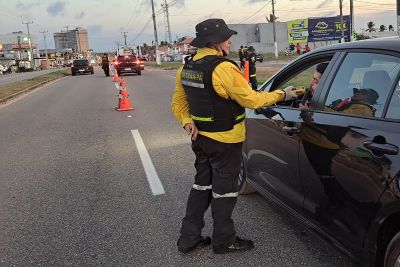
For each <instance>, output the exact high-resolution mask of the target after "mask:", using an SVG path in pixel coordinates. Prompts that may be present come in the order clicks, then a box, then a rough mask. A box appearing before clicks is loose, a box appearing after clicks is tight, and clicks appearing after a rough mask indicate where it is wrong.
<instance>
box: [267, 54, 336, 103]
mask: <svg viewBox="0 0 400 267" xmlns="http://www.w3.org/2000/svg"><path fill="white" fill-rule="evenodd" d="M330 60H331V57H329V58H319V59H318V60H313V61H308V62H305V63H304V64H302V65H301V67H297V68H294V69H293V70H290V69H289V70H288V71H287V72H286V73H285V74H284V75H282V76H281V77H279V78H278V79H277V81H275V82H274V84H273V88H271V89H270V91H273V90H276V89H284V88H286V87H288V86H294V87H297V88H302V89H305V90H306V94H304V95H300V96H299V97H298V98H297V99H295V100H293V101H285V102H278V103H277V105H283V106H292V107H298V105H299V103H301V102H303V99H304V98H307V99H308V98H311V96H312V93H311V92H310V85H311V82H312V81H313V77H314V73H315V71H316V68H317V66H318V65H319V64H321V63H327V64H329V62H330ZM322 77H323V75H322V76H321V79H322ZM265 89H268V88H265ZM317 90H318V86H317Z"/></svg>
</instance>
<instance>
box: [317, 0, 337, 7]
mask: <svg viewBox="0 0 400 267" xmlns="http://www.w3.org/2000/svg"><path fill="white" fill-rule="evenodd" d="M332 1H333V0H324V1H323V2H322V3H321V4H319V5H318V7H317V8H323V7H326V6H328V5H329V4H330V3H331V2H332Z"/></svg>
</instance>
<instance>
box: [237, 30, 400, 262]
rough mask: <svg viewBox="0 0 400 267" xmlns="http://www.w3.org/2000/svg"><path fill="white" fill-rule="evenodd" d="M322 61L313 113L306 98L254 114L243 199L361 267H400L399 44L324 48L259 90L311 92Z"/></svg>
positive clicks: (243, 174)
mask: <svg viewBox="0 0 400 267" xmlns="http://www.w3.org/2000/svg"><path fill="white" fill-rule="evenodd" d="M323 62H326V63H328V66H327V68H326V70H325V72H324V74H323V75H322V78H321V80H320V82H319V84H318V87H317V89H316V93H314V95H313V96H312V98H310V101H311V102H310V106H309V108H304V109H302V110H301V109H299V108H298V106H299V104H298V103H297V102H298V101H300V102H302V101H304V98H303V99H301V98H300V99H297V100H296V101H288V102H280V103H277V105H274V106H271V107H266V108H261V109H258V110H249V111H248V112H247V119H246V127H247V140H246V142H245V145H244V151H243V164H242V172H241V175H240V177H239V184H240V190H241V193H242V194H246V193H250V192H253V191H254V190H256V191H258V192H259V193H261V194H262V195H263V196H265V197H266V198H267V199H269V200H270V201H272V202H273V203H275V204H277V205H278V206H279V207H281V208H282V209H284V210H286V211H287V212H288V213H289V214H291V215H293V217H294V218H296V219H297V220H298V221H299V222H300V223H303V224H304V225H306V226H307V227H308V228H309V229H310V230H311V231H313V232H318V233H320V234H321V236H323V237H324V238H325V239H326V240H329V241H330V242H331V243H332V244H334V245H335V246H336V247H338V248H339V249H341V250H342V251H344V252H345V253H346V254H348V255H350V256H351V257H352V258H354V259H355V260H357V261H359V262H360V263H361V265H362V266H391V267H393V266H400V155H399V147H400V81H399V77H400V71H399V70H400V39H399V38H392V39H382V40H372V41H360V42H354V43H344V44H339V45H333V46H328V47H324V48H321V49H317V50H315V51H312V52H310V53H307V54H304V55H302V56H301V57H299V58H297V59H296V60H294V61H293V62H291V63H289V64H288V65H287V66H285V67H284V68H283V69H282V70H281V71H279V72H278V73H276V74H275V75H274V76H273V77H272V78H270V79H269V80H268V81H267V82H266V83H265V84H264V85H263V86H262V87H261V88H260V89H259V90H261V91H273V90H276V89H278V88H285V87H287V86H304V87H305V88H309V83H310V81H311V79H312V77H313V73H314V71H315V68H316V66H317V65H318V64H320V63H323ZM306 94H307V93H306ZM308 94H309V93H308ZM303 104H304V102H303Z"/></svg>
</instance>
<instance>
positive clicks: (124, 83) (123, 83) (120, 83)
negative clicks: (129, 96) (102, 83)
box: [119, 76, 126, 87]
mask: <svg viewBox="0 0 400 267" xmlns="http://www.w3.org/2000/svg"><path fill="white" fill-rule="evenodd" d="M120 80H121V81H120V82H119V85H120V86H122V87H126V82H125V79H124V77H123V76H121V79H120Z"/></svg>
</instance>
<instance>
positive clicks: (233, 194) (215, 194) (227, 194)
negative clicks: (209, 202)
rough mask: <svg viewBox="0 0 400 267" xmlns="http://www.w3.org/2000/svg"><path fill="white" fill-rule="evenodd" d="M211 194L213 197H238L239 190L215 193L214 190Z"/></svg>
mask: <svg viewBox="0 0 400 267" xmlns="http://www.w3.org/2000/svg"><path fill="white" fill-rule="evenodd" d="M212 196H213V198H223V197H238V196H239V192H233V193H226V194H222V195H220V194H217V193H215V192H214V191H213V192H212Z"/></svg>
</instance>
